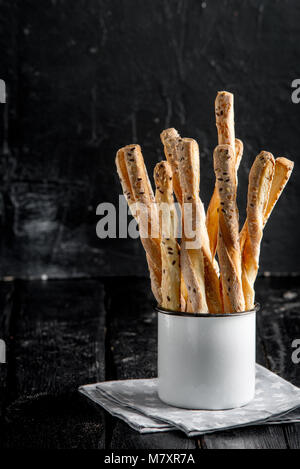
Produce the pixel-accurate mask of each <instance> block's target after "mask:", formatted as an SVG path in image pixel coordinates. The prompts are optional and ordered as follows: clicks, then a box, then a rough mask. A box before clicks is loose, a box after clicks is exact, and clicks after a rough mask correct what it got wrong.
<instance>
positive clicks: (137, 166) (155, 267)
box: [116, 145, 161, 304]
mask: <svg viewBox="0 0 300 469" xmlns="http://www.w3.org/2000/svg"><path fill="white" fill-rule="evenodd" d="M116 166H117V171H118V175H119V178H120V181H121V185H122V189H123V193H124V195H125V197H126V200H127V202H128V205H129V207H130V209H131V211H132V215H133V216H134V217H135V218H136V220H137V222H138V224H139V228H140V237H141V242H142V244H143V246H144V249H145V251H146V253H147V256H146V257H147V262H148V267H149V271H150V278H151V287H152V291H153V294H154V296H155V298H156V301H157V302H158V303H159V304H161V289H160V285H161V252H160V238H159V226H158V219H157V213H156V211H155V209H154V205H155V204H154V196H153V191H152V188H151V185H150V183H149V178H148V174H147V171H146V168H145V164H144V159H143V156H142V153H141V149H140V146H139V145H127V146H126V147H124V148H121V149H120V150H119V151H118V152H117V155H116ZM137 202H139V203H140V204H141V205H138V207H137ZM140 207H144V209H145V210H143V211H141V209H140ZM141 212H143V213H141ZM144 212H146V213H144ZM151 232H153V233H154V234H157V233H158V237H157V238H156V237H151Z"/></svg>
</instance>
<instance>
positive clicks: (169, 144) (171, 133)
mask: <svg viewBox="0 0 300 469" xmlns="http://www.w3.org/2000/svg"><path fill="white" fill-rule="evenodd" d="M160 138H161V141H162V144H163V146H164V153H165V157H166V159H167V161H168V163H169V164H170V166H171V169H172V173H173V189H174V193H175V196H176V199H177V201H178V203H179V204H180V205H182V188H181V186H180V179H179V172H178V167H179V163H178V160H177V153H176V145H177V143H178V141H179V139H180V138H181V137H180V135H179V133H178V132H177V130H176V129H174V128H170V129H165V130H163V131H162V133H161V134H160ZM187 297H188V294H187V288H186V285H185V283H184V278H183V275H182V274H181V311H185V310H186V305H187Z"/></svg>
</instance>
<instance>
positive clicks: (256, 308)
mask: <svg viewBox="0 0 300 469" xmlns="http://www.w3.org/2000/svg"><path fill="white" fill-rule="evenodd" d="M259 310H260V304H259V303H255V306H254V308H253V309H250V310H249V311H238V312H235V313H222V314H215V313H186V312H182V311H172V310H170V309H166V308H163V307H162V306H159V305H157V306H155V311H156V312H157V313H161V314H166V315H167V316H176V317H188V318H235V317H237V316H247V315H249V314H255V313H257V312H258V311H259Z"/></svg>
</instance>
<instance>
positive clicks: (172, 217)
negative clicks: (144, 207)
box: [154, 161, 181, 311]
mask: <svg viewBox="0 0 300 469" xmlns="http://www.w3.org/2000/svg"><path fill="white" fill-rule="evenodd" d="M154 180H155V185H156V193H155V200H156V203H157V205H158V211H159V217H160V232H161V245H160V246H161V260H162V280H161V295H162V305H161V306H162V307H163V308H166V309H170V310H173V311H180V309H181V301H180V299H181V295H180V283H181V273H180V248H179V245H178V243H177V241H176V234H177V214H176V208H175V205H174V198H173V182H172V181H173V176H172V169H171V166H170V165H169V163H168V162H167V161H162V162H160V163H157V165H156V166H155V169H154Z"/></svg>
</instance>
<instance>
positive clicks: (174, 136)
mask: <svg viewBox="0 0 300 469" xmlns="http://www.w3.org/2000/svg"><path fill="white" fill-rule="evenodd" d="M160 138H161V141H162V144H163V146H164V152H165V156H166V159H167V161H168V163H169V164H170V166H171V169H172V173H173V188H174V192H175V195H176V199H177V201H178V203H180V204H181V203H182V190H181V187H180V180H179V174H178V161H177V158H176V151H175V148H176V145H177V142H178V139H180V135H179V133H178V132H177V130H176V129H174V128H170V129H166V130H163V131H162V133H161V134H160Z"/></svg>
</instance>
